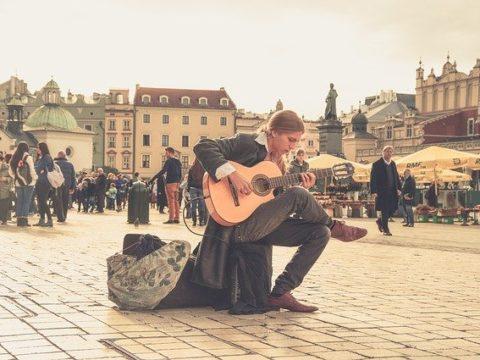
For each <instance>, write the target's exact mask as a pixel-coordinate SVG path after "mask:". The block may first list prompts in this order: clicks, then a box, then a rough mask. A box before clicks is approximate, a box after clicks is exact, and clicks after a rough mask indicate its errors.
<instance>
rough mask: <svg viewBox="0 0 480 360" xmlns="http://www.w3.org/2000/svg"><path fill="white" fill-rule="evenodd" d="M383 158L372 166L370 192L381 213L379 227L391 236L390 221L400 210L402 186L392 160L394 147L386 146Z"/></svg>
mask: <svg viewBox="0 0 480 360" xmlns="http://www.w3.org/2000/svg"><path fill="white" fill-rule="evenodd" d="M382 154H383V155H382V157H381V158H380V159H379V160H377V161H375V162H374V163H373V165H372V171H371V173H370V192H371V194H372V195H373V196H375V209H376V210H377V211H380V212H381V217H380V218H378V219H377V226H378V229H379V230H380V232H382V233H383V234H384V235H387V236H391V235H392V233H391V232H390V229H389V228H388V219H389V218H390V217H391V216H392V215H393V213H394V212H395V210H397V208H398V197H399V196H400V194H401V188H402V184H401V182H400V177H399V176H398V172H397V166H396V165H395V162H394V161H393V160H392V155H393V147H392V146H389V145H388V146H385V147H384V148H383V151H382Z"/></svg>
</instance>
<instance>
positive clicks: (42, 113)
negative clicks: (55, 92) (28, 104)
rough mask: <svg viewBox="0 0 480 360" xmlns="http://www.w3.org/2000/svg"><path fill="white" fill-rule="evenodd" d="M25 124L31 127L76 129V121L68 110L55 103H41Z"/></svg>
mask: <svg viewBox="0 0 480 360" xmlns="http://www.w3.org/2000/svg"><path fill="white" fill-rule="evenodd" d="M25 125H27V126H29V127H31V128H39V127H54V128H59V129H63V130H70V131H72V130H76V129H77V128H78V125H77V121H76V120H75V118H74V117H73V115H72V114H70V112H68V111H67V110H65V109H64V108H62V107H60V106H56V105H43V106H41V107H39V108H38V109H36V110H35V111H34V112H33V113H31V114H30V116H29V117H28V118H27V121H26V122H25Z"/></svg>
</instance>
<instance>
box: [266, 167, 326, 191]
mask: <svg viewBox="0 0 480 360" xmlns="http://www.w3.org/2000/svg"><path fill="white" fill-rule="evenodd" d="M308 172H309V173H313V174H314V175H315V177H316V178H317V179H324V178H327V177H332V176H333V175H334V174H333V170H332V169H330V168H328V169H309V170H308ZM301 182H302V177H301V174H287V175H283V176H277V177H271V178H270V188H271V189H275V188H279V187H287V186H294V185H299V184H300V183H301Z"/></svg>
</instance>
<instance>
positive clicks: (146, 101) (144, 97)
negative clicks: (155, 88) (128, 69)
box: [142, 95, 150, 105]
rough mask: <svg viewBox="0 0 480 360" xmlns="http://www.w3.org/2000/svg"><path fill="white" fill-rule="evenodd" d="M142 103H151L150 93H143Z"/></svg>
mask: <svg viewBox="0 0 480 360" xmlns="http://www.w3.org/2000/svg"><path fill="white" fill-rule="evenodd" d="M142 104H144V105H147V104H150V95H142Z"/></svg>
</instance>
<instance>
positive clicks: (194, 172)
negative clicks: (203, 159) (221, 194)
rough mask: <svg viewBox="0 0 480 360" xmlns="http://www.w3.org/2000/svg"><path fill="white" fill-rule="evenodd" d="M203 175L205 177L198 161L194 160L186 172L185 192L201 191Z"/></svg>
mask: <svg viewBox="0 0 480 360" xmlns="http://www.w3.org/2000/svg"><path fill="white" fill-rule="evenodd" d="M203 175H205V169H204V168H203V166H202V164H201V163H200V161H198V160H195V161H194V162H193V165H192V167H191V168H190V170H189V171H188V181H187V190H190V188H196V189H202V188H203Z"/></svg>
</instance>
